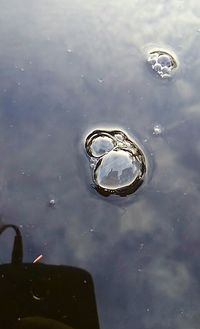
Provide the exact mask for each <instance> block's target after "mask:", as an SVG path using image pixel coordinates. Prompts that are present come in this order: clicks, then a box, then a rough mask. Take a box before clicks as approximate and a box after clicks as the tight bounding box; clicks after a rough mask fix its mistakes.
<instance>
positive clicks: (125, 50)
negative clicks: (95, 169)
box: [0, 0, 200, 329]
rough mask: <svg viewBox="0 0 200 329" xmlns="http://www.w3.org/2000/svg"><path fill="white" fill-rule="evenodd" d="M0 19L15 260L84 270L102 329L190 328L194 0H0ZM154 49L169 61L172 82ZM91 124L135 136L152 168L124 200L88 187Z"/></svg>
mask: <svg viewBox="0 0 200 329" xmlns="http://www.w3.org/2000/svg"><path fill="white" fill-rule="evenodd" d="M0 17H1V20H0V22H1V23H0V24H1V29H0V43H1V49H0V72H1V74H0V149H1V170H0V207H1V208H0V211H1V214H2V216H3V219H4V221H5V222H13V223H14V222H15V223H16V224H17V225H21V229H22V231H23V235H24V236H25V245H26V247H27V248H26V250H27V252H26V254H25V260H26V261H30V262H31V261H32V260H33V259H35V258H36V257H37V256H38V255H39V254H42V255H43V261H44V262H46V263H51V264H66V265H72V266H78V267H79V266H80V267H83V268H85V269H87V270H89V271H90V272H91V273H92V275H93V278H94V284H95V288H96V298H97V304H98V310H99V317H100V324H101V328H116V329H121V328H122V327H124V328H127V329H129V328H133V326H135V327H137V328H139V329H140V328H143V329H144V328H148V329H151V328H152V329H157V328H159V329H160V328H181V329H184V328H196V327H198V326H199V319H200V317H199V314H200V308H199V305H200V282H199V273H200V266H199V250H200V249H199V229H200V221H199V213H200V211H199V210H200V209H199V197H200V177H199V161H200V143H199V140H200V135H199V134H200V133H199V119H200V112H199V106H200V95H199V90H198V89H199V82H200V70H199V67H200V63H199V62H200V59H199V55H198V54H199V38H200V33H199V32H198V30H199V28H200V19H199V18H200V5H199V2H198V1H197V0H191V1H190V2H187V1H186V0H183V1H175V0H170V1H168V2H166V1H163V0H160V1H148V2H147V1H144V0H142V1H140V2H138V1H135V0H134V1H130V0H124V1H123V3H122V1H120V0H115V1H114V0H109V1H105V0H103V1H101V2H100V1H97V0H94V1H90V0H88V1H80V0H74V1H73V2H72V1H69V0H66V1H60V2H54V1H52V0H47V1H45V2H41V1H38V0H35V1H31V2H30V1H29V3H27V2H25V1H24V0H22V1H21V2H16V0H13V1H12V2H7V1H5V0H2V1H1V12H0ZM150 48H156V49H159V48H163V49H167V50H169V52H170V53H171V50H172V52H174V53H175V54H176V55H177V58H178V59H179V62H180V66H179V69H178V70H177V71H176V74H174V76H173V77H172V79H163V80H162V79H160V77H159V76H156V75H155V74H153V73H154V72H152V70H149V69H148V65H147V64H148V63H146V51H147V50H148V49H150ZM69 49H70V51H69ZM155 124H160V125H161V126H162V127H163V128H164V133H163V134H161V135H159V137H156V136H154V134H153V131H152V127H153V126H154V125H155ZM97 127H102V128H104V129H107V128H110V129H113V127H114V129H120V130H124V131H127V132H128V134H130V136H132V135H133V136H136V138H137V139H138V140H139V142H140V143H141V145H144V147H145V153H147V154H148V159H149V161H150V162H151V163H152V164H153V165H152V167H151V179H150V180H149V182H148V183H147V184H143V185H142V186H141V187H140V188H139V189H138V191H136V193H134V194H132V195H129V196H127V197H126V198H123V200H122V198H120V201H118V200H116V199H115V200H113V199H111V198H103V197H102V196H101V195H99V194H98V193H96V191H94V189H93V188H92V187H91V186H89V185H88V182H89V181H90V170H89V168H88V163H87V158H86V155H85V152H84V145H83V144H84V137H85V134H87V132H88V131H91V130H93V129H96V128H97ZM81 141H82V142H81ZM52 199H54V200H56V207H54V208H51V207H49V205H48V203H49V200H52ZM7 234H9V233H7ZM7 240H8V239H7V236H6V234H5V237H3V236H2V240H1V250H2V252H1V255H0V257H1V258H0V260H1V262H5V261H6V260H7V256H6V255H7V253H6V250H7V249H8V248H9V246H8V245H7Z"/></svg>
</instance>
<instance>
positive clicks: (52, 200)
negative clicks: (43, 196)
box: [49, 199, 56, 208]
mask: <svg viewBox="0 0 200 329" xmlns="http://www.w3.org/2000/svg"><path fill="white" fill-rule="evenodd" d="M55 205H56V201H55V200H54V199H51V200H50V201H49V206H50V207H51V208H53V207H55Z"/></svg>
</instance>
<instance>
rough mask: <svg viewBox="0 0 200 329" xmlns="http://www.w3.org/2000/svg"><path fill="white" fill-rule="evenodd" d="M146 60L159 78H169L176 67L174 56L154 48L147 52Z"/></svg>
mask: <svg viewBox="0 0 200 329" xmlns="http://www.w3.org/2000/svg"><path fill="white" fill-rule="evenodd" d="M147 61H148V62H149V63H150V64H151V67H152V69H153V70H154V71H156V72H157V73H158V74H159V76H160V77H161V78H169V77H170V76H171V72H172V71H173V70H174V69H175V68H176V67H177V62H176V60H175V58H174V57H173V56H172V55H170V54H169V53H168V52H166V51H161V50H156V51H152V52H150V53H149V56H148V59H147Z"/></svg>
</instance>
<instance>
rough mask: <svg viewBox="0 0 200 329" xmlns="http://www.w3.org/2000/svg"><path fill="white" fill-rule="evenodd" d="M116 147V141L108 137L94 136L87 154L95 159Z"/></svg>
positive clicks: (103, 135)
mask: <svg viewBox="0 0 200 329" xmlns="http://www.w3.org/2000/svg"><path fill="white" fill-rule="evenodd" d="M115 145H116V143H115V140H114V139H113V138H111V137H110V136H108V135H105V134H102V135H99V136H94V138H92V139H91V140H90V141H89V143H88V147H87V148H86V149H87V152H88V153H89V154H91V155H92V156H93V157H100V156H102V155H104V154H105V153H107V152H109V151H111V150H112V149H113V148H114V146H115Z"/></svg>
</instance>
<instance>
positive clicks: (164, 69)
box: [162, 66, 171, 74]
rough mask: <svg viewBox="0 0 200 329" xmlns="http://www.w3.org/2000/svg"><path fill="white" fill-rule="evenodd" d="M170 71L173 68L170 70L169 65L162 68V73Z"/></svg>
mask: <svg viewBox="0 0 200 329" xmlns="http://www.w3.org/2000/svg"><path fill="white" fill-rule="evenodd" d="M170 72H171V70H170V68H169V67H167V66H164V67H163V68H162V73H163V74H169V73H170Z"/></svg>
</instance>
